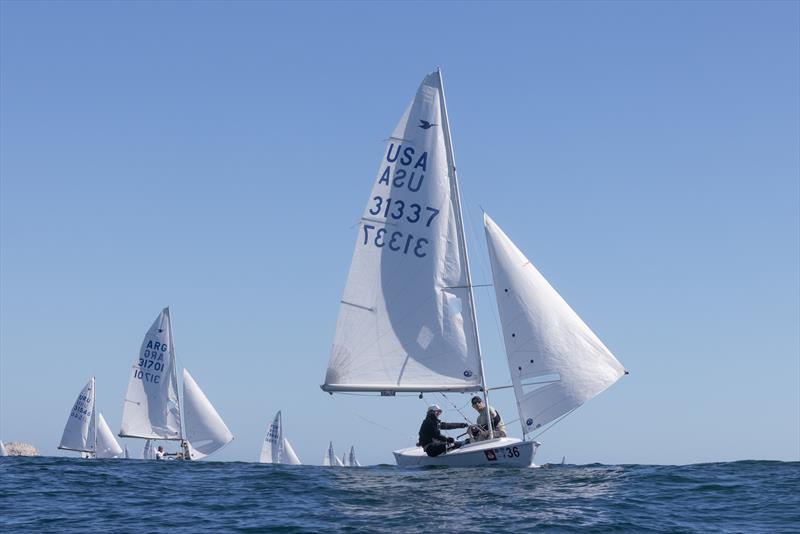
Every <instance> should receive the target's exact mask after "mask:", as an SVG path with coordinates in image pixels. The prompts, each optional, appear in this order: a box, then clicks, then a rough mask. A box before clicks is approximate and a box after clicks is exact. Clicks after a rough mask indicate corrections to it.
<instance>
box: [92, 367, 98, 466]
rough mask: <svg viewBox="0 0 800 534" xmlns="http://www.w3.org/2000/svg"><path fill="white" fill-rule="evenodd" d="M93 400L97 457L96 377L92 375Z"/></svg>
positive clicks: (95, 454)
mask: <svg viewBox="0 0 800 534" xmlns="http://www.w3.org/2000/svg"><path fill="white" fill-rule="evenodd" d="M92 389H93V390H94V391H93V393H94V402H92V417H93V418H94V457H95V458H97V379H96V378H95V377H92Z"/></svg>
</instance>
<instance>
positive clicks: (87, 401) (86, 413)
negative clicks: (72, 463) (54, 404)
mask: <svg viewBox="0 0 800 534" xmlns="http://www.w3.org/2000/svg"><path fill="white" fill-rule="evenodd" d="M94 401H95V389H94V377H92V378H91V379H89V381H88V382H87V383H86V385H85V386H83V389H82V390H81V392H80V394H79V395H78V398H77V399H75V404H73V405H72V410H70V412H69V418H67V424H66V425H65V426H64V433H63V434H62V436H61V443H59V445H58V448H59V449H65V450H68V451H80V452H94V451H95V442H96V431H95V416H94Z"/></svg>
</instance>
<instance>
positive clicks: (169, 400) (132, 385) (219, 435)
mask: <svg viewBox="0 0 800 534" xmlns="http://www.w3.org/2000/svg"><path fill="white" fill-rule="evenodd" d="M182 400H183V402H182V403H181V398H180V397H179V396H178V374H177V363H176V361H175V345H174V342H173V338H172V322H171V319H170V314H169V308H164V309H163V310H162V312H161V313H160V314H159V316H158V317H157V318H156V320H155V321H154V322H153V324H152V325H151V326H150V329H149V330H148V331H147V334H145V337H144V341H142V346H141V348H140V350H139V358H138V359H137V361H136V362H135V363H134V365H133V374H132V376H131V378H130V382H129V383H128V392H127V394H126V395H125V403H124V407H123V412H122V428H121V430H120V432H119V435H120V436H122V437H128V438H139V439H150V440H165V441H179V442H180V443H181V446H182V448H183V449H184V459H186V460H188V459H192V460H197V459H200V458H205V457H206V456H208V455H209V454H212V453H214V452H215V451H217V450H219V449H220V448H222V447H223V446H224V445H226V444H227V443H230V441H231V440H232V439H233V434H231V432H230V430H229V429H228V427H227V426H226V425H225V422H224V421H223V420H222V418H221V417H220V415H219V413H217V411H216V409H214V406H213V405H212V404H211V402H210V401H209V400H208V398H207V397H206V396H205V394H204V393H203V391H202V390H201V389H200V386H198V385H197V382H195V381H194V379H193V378H192V376H191V375H190V374H189V371H187V370H186V369H184V370H183V399H182ZM181 408H183V413H181ZM181 415H183V421H182V422H181Z"/></svg>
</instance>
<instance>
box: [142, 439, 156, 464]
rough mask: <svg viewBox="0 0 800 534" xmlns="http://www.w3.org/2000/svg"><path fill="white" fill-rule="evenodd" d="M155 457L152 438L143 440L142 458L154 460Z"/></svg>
mask: <svg viewBox="0 0 800 534" xmlns="http://www.w3.org/2000/svg"><path fill="white" fill-rule="evenodd" d="M155 459H156V446H155V444H154V443H153V440H151V439H147V440H145V442H144V448H143V449H142V460H155Z"/></svg>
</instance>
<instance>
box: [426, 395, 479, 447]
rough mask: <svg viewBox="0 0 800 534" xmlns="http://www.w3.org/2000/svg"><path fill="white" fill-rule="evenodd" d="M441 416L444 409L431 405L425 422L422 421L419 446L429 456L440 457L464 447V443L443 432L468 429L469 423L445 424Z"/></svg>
mask: <svg viewBox="0 0 800 534" xmlns="http://www.w3.org/2000/svg"><path fill="white" fill-rule="evenodd" d="M441 414H442V409H441V408H439V405H438V404H431V405H430V406H428V411H427V413H426V414H425V420H424V421H422V425H420V427H419V442H418V443H417V445H419V446H420V447H422V448H423V449H424V450H425V454H427V455H428V456H439V455H440V454H442V453H443V452H445V451H448V450H452V449H457V448H459V447H461V445H463V443H462V442H460V441H456V440H454V439H453V438H448V437H447V436H445V435H443V434H442V430H450V429H454V428H467V427H468V426H469V425H468V424H467V423H444V422H442V421H439V416H440V415H441Z"/></svg>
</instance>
